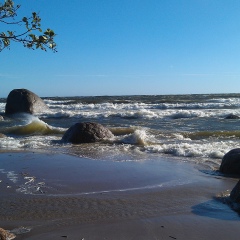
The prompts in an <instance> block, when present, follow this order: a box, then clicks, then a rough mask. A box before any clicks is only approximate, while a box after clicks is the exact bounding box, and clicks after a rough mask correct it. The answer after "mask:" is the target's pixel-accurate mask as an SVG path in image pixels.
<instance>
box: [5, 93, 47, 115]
mask: <svg viewBox="0 0 240 240" xmlns="http://www.w3.org/2000/svg"><path fill="white" fill-rule="evenodd" d="M48 109H49V108H48V106H47V105H46V104H45V103H44V101H43V100H42V99H41V98H40V97H38V96H37V95H36V94H35V93H33V92H31V91H29V90H27V89H14V90H12V91H11V92H10V93H9V95H8V97H7V103H6V107H5V113H6V114H14V113H19V112H24V113H30V114H34V113H40V112H44V111H46V110H48Z"/></svg>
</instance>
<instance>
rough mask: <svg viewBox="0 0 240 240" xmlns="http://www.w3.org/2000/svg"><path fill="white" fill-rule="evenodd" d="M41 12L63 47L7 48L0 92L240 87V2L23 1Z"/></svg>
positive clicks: (25, 11)
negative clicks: (21, 90)
mask: <svg viewBox="0 0 240 240" xmlns="http://www.w3.org/2000/svg"><path fill="white" fill-rule="evenodd" d="M15 3H16V4H21V5H22V6H21V9H20V11H19V17H22V16H28V15H30V14H31V12H33V11H36V12H39V14H40V16H41V18H42V28H43V29H46V28H48V27H50V28H52V29H53V30H54V31H55V32H56V33H57V37H56V42H57V44H58V47H57V48H58V53H52V52H50V51H48V52H47V53H46V52H43V51H40V50H35V51H32V50H28V49H26V48H24V47H22V46H21V45H19V44H12V45H11V49H10V50H4V51H2V52H1V53H0V59H1V60H0V61H1V66H0V81H1V88H0V97H7V95H8V93H9V92H10V91H11V90H12V89H15V88H27V89H29V90H31V91H33V92H35V93H36V94H38V95H39V96H88V95H131V94H193V93H237V92H239V90H240V14H239V13H240V1H239V0H228V1H226V0H71V1H63V0H61V1H59V0H41V1H37V0H24V1H20V0H15Z"/></svg>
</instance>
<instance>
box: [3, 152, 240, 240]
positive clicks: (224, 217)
mask: <svg viewBox="0 0 240 240" xmlns="http://www.w3.org/2000/svg"><path fill="white" fill-rule="evenodd" d="M0 181H1V182H0V197H1V200H0V227H2V228H4V229H8V230H13V229H15V230H14V231H15V233H17V238H16V239H31V240H38V239H76V240H77V239H85V240H87V239H164V240H165V239H166V240H167V239H170V240H171V239H184V240H185V239H224V240H225V239H233V240H234V239H239V234H240V229H239V220H240V217H239V215H238V214H237V213H235V212H234V211H233V210H232V209H230V208H229V206H228V205H226V204H224V203H223V202H222V201H220V200H219V199H216V196H219V195H221V194H223V193H225V192H226V191H227V190H231V189H232V188H233V187H234V186H235V184H236V182H237V181H238V179H231V178H225V177H222V176H218V175H210V174H206V173H204V172H203V171H201V170H200V169H199V167H198V166H196V165H191V164H189V163H184V162H177V161H176V160H171V159H163V158H161V159H157V160H148V161H121V162H113V161H100V160H91V159H85V158H79V157H73V156H68V155H61V154H49V153H39V152H35V153H32V152H11V153H9V152H2V153H0ZM21 227H22V228H21Z"/></svg>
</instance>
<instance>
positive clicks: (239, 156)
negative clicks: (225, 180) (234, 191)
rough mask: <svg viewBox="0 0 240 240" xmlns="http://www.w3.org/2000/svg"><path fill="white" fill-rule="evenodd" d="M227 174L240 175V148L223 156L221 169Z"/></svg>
mask: <svg viewBox="0 0 240 240" xmlns="http://www.w3.org/2000/svg"><path fill="white" fill-rule="evenodd" d="M219 171H220V172H222V173H226V174H240V148H235V149H232V150H231V151H229V152H228V153H226V154H225V155H224V156H223V159H222V163H221V166H220V169H219Z"/></svg>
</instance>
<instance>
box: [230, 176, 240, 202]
mask: <svg viewBox="0 0 240 240" xmlns="http://www.w3.org/2000/svg"><path fill="white" fill-rule="evenodd" d="M230 199H231V200H232V201H233V202H236V203H240V180H239V181H238V183H237V184H236V186H235V187H234V188H233V190H232V191H231V193H230Z"/></svg>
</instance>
